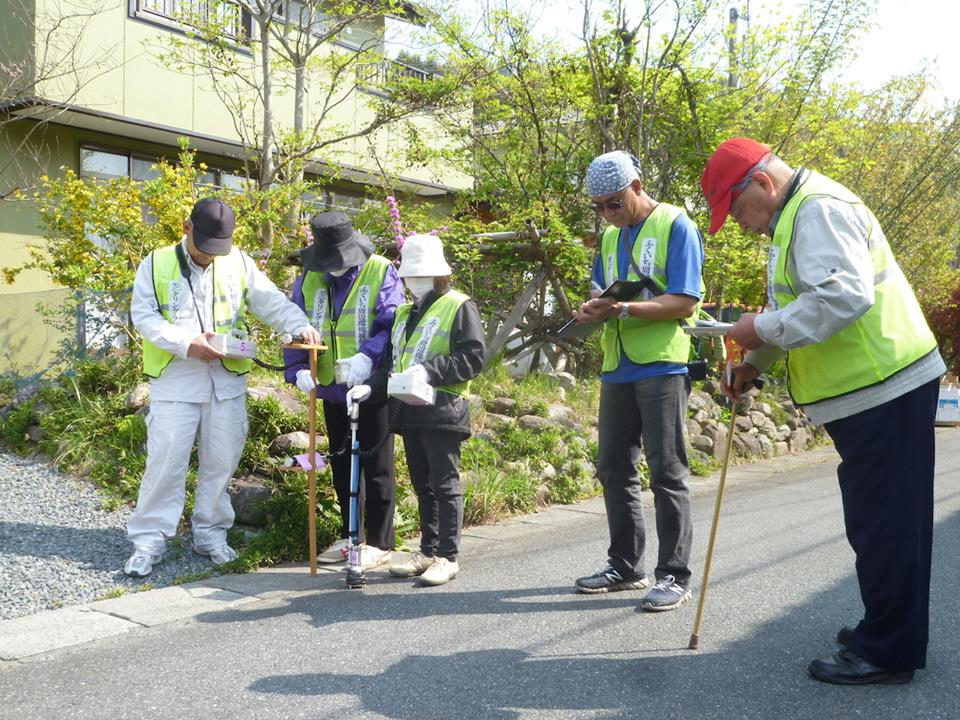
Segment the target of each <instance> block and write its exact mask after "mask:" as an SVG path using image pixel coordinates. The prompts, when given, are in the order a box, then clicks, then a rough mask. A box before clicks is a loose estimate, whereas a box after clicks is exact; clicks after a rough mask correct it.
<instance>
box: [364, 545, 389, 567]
mask: <svg viewBox="0 0 960 720" xmlns="http://www.w3.org/2000/svg"><path fill="white" fill-rule="evenodd" d="M392 557H393V552H391V551H390V550H381V549H380V548H378V547H373V546H372V545H364V546H363V547H362V548H360V567H362V568H363V569H364V570H370V569H372V568H377V567H380V566H381V565H386V564H387V563H388V562H390V559H391V558H392Z"/></svg>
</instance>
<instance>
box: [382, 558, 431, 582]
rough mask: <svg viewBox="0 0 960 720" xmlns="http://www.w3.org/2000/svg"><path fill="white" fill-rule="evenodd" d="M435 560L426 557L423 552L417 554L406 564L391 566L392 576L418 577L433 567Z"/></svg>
mask: <svg viewBox="0 0 960 720" xmlns="http://www.w3.org/2000/svg"><path fill="white" fill-rule="evenodd" d="M434 560H435V558H432V557H430V556H429V555H424V554H423V553H422V552H415V553H414V554H413V555H411V556H410V557H409V558H407V559H406V560H405V561H404V562H400V563H394V564H393V565H391V566H390V574H391V575H393V576H394V577H418V576H420V575H423V573H424V572H426V569H427V568H428V567H430V566H431V565H433V561H434Z"/></svg>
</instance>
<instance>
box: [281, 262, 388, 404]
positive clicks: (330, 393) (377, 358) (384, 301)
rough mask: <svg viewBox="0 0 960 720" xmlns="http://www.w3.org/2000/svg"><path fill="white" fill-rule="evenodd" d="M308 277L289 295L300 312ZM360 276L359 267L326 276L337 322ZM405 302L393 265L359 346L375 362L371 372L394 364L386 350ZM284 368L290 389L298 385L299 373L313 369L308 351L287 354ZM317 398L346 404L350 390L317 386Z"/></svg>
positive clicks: (340, 387) (342, 387)
mask: <svg viewBox="0 0 960 720" xmlns="http://www.w3.org/2000/svg"><path fill="white" fill-rule="evenodd" d="M305 274H306V273H304V274H302V275H300V277H298V278H297V281H296V282H295V283H294V284H293V290H292V291H291V293H290V301H291V302H293V303H294V304H295V305H296V306H297V307H299V308H300V309H301V310H302V309H304V300H303V278H304V275H305ZM359 274H360V267H359V266H357V267H352V268H350V269H349V270H347V272H345V273H344V274H343V275H341V276H340V277H334V276H333V275H331V274H330V273H326V281H327V284H328V285H329V286H330V287H331V288H332V290H333V317H334V318H335V319H336V318H338V317H340V312H341V310H343V303H344V301H346V299H347V295H348V294H349V292H350V288H351V287H352V286H353V281H354V280H356V279H357V276H358V275H359ZM404 302H406V301H405V300H404V297H403V284H402V283H401V282H400V278H399V277H398V276H397V271H396V269H395V268H394V267H393V266H392V265H391V266H390V267H388V268H387V273H386V275H384V277H383V285H382V286H381V287H380V294H379V295H377V305H376V313H377V317H376V319H375V320H374V321H373V327H371V328H370V337H369V338H367V341H366V342H365V343H363V345H361V346H360V352H362V353H363V354H364V355H366V356H367V357H368V358H370V359H371V360H372V361H373V370H372V371H371V372H375V371H376V370H377V369H378V368H379V367H380V366H381V365H382V364H383V362H384V361H386V362H387V363H389V362H390V360H391V358H387V357H385V353H386V350H387V346H388V345H389V343H390V330H391V329H392V328H393V318H394V316H395V315H396V314H397V306H398V305H401V304H403V303H404ZM283 364H284V365H286V366H287V369H286V370H285V371H284V378H285V379H286V381H287V382H288V383H290V384H291V385H293V384H296V382H297V372H298V371H299V370H304V369H309V367H310V359H309V355H308V354H307V351H306V350H284V351H283ZM317 398H319V399H320V400H327V401H329V402H335V403H344V404H345V403H346V402H347V386H346V385H327V386H324V385H318V386H317Z"/></svg>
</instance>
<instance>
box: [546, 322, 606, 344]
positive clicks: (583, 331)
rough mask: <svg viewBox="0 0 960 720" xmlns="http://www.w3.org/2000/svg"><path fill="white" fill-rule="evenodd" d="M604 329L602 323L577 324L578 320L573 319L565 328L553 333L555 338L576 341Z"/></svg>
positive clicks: (565, 324)
mask: <svg viewBox="0 0 960 720" xmlns="http://www.w3.org/2000/svg"><path fill="white" fill-rule="evenodd" d="M601 327H603V323H602V322H591V323H582V322H577V319H576V318H571V319H570V320H568V321H567V322H566V323H564V325H563V327H561V328H560V329H559V330H557V331H556V332H554V333H553V337H556V338H563V339H564V340H576V339H577V338H585V337H587V336H589V335H592V334H593V333H594V332H595V331H597V330H599V329H600V328H601Z"/></svg>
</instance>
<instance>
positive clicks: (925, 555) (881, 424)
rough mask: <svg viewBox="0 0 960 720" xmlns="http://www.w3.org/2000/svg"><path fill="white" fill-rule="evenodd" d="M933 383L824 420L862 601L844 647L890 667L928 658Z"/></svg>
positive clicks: (914, 665) (935, 387) (920, 662)
mask: <svg viewBox="0 0 960 720" xmlns="http://www.w3.org/2000/svg"><path fill="white" fill-rule="evenodd" d="M938 386H939V382H938V381H937V380H933V381H931V382H929V383H927V384H925V385H923V386H921V387H919V388H917V389H916V390H912V391H911V392H909V393H907V394H906V395H902V396H901V397H898V398H896V399H894V400H891V401H890V402H887V403H884V404H883V405H880V406H878V407H875V408H871V409H870V410H865V411H864V412H861V413H857V414H856V415H851V416H850V417H847V418H843V419H842V420H836V421H834V422H829V423H826V424H825V425H824V427H825V428H826V430H827V432H828V433H829V434H830V437H831V438H832V439H833V442H834V444H835V445H836V448H837V452H838V453H839V454H840V459H841V462H840V467H839V469H838V470H837V475H838V476H839V479H840V493H841V496H842V498H843V519H844V523H845V524H846V528H847V539H848V540H849V541H850V546H851V547H852V548H853V551H854V553H855V554H856V557H857V561H856V567H857V580H858V581H859V583H860V597H861V599H862V600H863V607H864V615H863V620H861V621H860V624H859V625H857V627H856V629H855V630H854V633H853V639H852V640H851V641H850V644H849V648H850V649H851V650H852V651H853V652H855V653H857V654H858V655H860V656H861V657H863V658H864V659H865V660H867V661H869V662H871V663H873V664H875V665H879V666H881V667H885V668H889V669H891V670H913V669H917V668H922V667H924V666H925V665H926V662H927V660H926V658H927V634H928V627H929V617H930V555H931V550H932V545H933V470H934V453H935V448H936V443H935V436H934V419H935V417H936V412H937V395H938Z"/></svg>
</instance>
